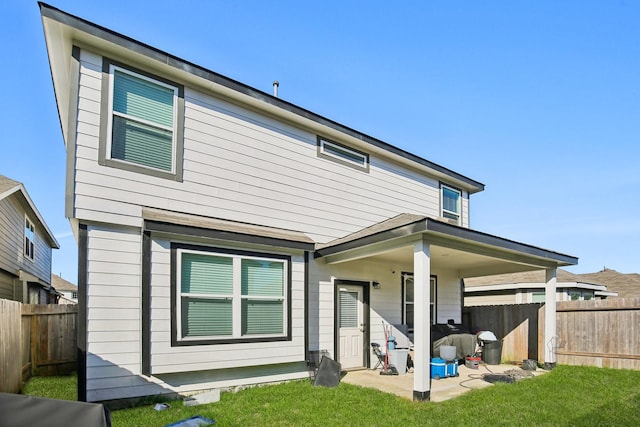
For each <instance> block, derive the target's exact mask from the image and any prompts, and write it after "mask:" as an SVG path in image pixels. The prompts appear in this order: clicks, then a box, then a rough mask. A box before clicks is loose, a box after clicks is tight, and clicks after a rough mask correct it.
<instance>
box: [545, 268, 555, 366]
mask: <svg viewBox="0 0 640 427" xmlns="http://www.w3.org/2000/svg"><path fill="white" fill-rule="evenodd" d="M556 274H557V271H556V269H555V268H548V269H547V270H546V278H545V288H544V341H543V342H544V367H545V369H553V368H554V367H555V365H556V349H555V347H556V345H557V340H558V337H557V336H556Z"/></svg>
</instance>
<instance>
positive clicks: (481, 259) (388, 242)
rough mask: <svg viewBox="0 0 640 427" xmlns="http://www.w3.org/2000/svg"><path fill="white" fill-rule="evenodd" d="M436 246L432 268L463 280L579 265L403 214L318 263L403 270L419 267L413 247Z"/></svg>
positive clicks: (319, 253) (339, 243)
mask: <svg viewBox="0 0 640 427" xmlns="http://www.w3.org/2000/svg"><path fill="white" fill-rule="evenodd" d="M420 241H425V242H427V243H429V245H430V258H431V266H432V268H438V269H447V270H454V271H456V272H457V274H458V275H459V277H477V276H486V275H491V274H501V273H513V272H520V271H529V270H539V269H544V268H557V267H559V266H565V265H573V264H576V263H577V262H578V259H577V258H575V257H571V256H569V255H564V254H560V253H557V252H553V251H549V250H546V249H542V248H538V247H535V246H532V245H527V244H525V243H520V242H515V241H512V240H508V239H504V238H501V237H498V236H493V235H489V234H486V233H482V232H479V231H475V230H472V229H468V228H464V227H459V226H454V225H451V224H447V223H444V222H441V221H438V220H435V219H432V218H425V217H420V216H415V215H414V216H411V215H409V214H402V215H399V216H397V217H394V218H391V219H389V220H387V221H383V222H381V223H379V224H376V225H373V226H371V227H368V228H366V229H363V230H361V231H359V232H356V233H353V234H351V235H349V236H346V237H344V238H342V239H337V240H334V241H333V242H329V243H328V244H325V245H323V246H322V247H319V248H318V249H317V250H316V253H315V257H316V258H323V259H324V260H325V261H326V262H327V263H329V264H332V263H342V262H351V261H356V260H361V259H368V260H370V261H375V262H385V263H392V264H397V265H407V264H412V263H413V253H414V252H413V251H414V249H413V246H414V244H415V243H417V242H420Z"/></svg>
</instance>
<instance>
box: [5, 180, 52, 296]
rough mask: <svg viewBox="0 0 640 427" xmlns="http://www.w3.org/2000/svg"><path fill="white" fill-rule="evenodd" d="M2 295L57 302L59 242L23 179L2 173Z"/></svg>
mask: <svg viewBox="0 0 640 427" xmlns="http://www.w3.org/2000/svg"><path fill="white" fill-rule="evenodd" d="M0 233H1V234H0V298H3V299H9V300H13V301H19V302H22V303H25V304H49V303H55V302H56V293H55V290H53V289H52V287H51V258H52V250H53V249H59V248H60V246H59V245H58V242H57V241H56V239H55V237H54V236H53V233H52V232H51V230H49V227H48V226H47V224H46V223H45V222H44V219H43V218H42V215H40V212H38V209H37V208H36V205H35V204H34V203H33V201H32V200H31V197H29V194H28V193H27V189H26V188H25V187H24V185H23V184H22V183H21V182H18V181H14V180H12V179H10V178H7V177H6V176H3V175H0Z"/></svg>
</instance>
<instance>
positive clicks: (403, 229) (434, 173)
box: [40, 4, 577, 401]
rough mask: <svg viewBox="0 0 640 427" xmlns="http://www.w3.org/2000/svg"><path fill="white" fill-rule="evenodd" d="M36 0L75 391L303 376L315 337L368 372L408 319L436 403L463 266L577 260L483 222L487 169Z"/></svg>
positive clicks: (120, 393)
mask: <svg viewBox="0 0 640 427" xmlns="http://www.w3.org/2000/svg"><path fill="white" fill-rule="evenodd" d="M40 10H41V15H42V20H43V26H44V33H45V38H46V43H47V50H48V55H49V61H50V65H51V73H52V78H53V85H54V89H55V95H56V101H57V106H58V112H59V116H60V120H61V124H62V132H63V138H64V143H65V145H66V149H67V156H68V157H67V158H68V162H67V190H66V191H67V198H66V200H67V205H66V215H67V216H68V218H69V220H70V222H71V225H72V228H73V230H74V232H75V234H76V236H77V240H78V242H79V248H78V252H79V277H78V288H79V298H78V302H79V316H80V322H79V323H80V325H81V326H80V332H79V337H78V338H79V339H78V343H79V344H78V345H79V347H80V348H81V350H82V352H83V353H84V354H83V356H82V357H81V360H80V366H79V373H78V380H79V396H80V399H86V400H89V401H98V400H100V401H104V400H110V399H118V398H129V397H136V396H144V395H149V394H158V393H188V392H194V391H197V390H204V389H212V388H227V387H235V386H243V385H250V384H258V383H267V382H274V381H283V380H291V379H297V378H304V377H307V375H308V367H307V364H306V360H307V357H308V354H309V352H310V351H314V350H315V351H317V350H326V351H327V352H328V353H329V354H330V355H331V357H332V358H334V359H336V360H337V361H338V362H340V364H341V365H342V368H343V369H357V368H366V367H369V366H371V360H370V359H371V357H370V356H371V353H370V350H369V348H370V346H369V344H370V342H372V341H374V340H375V341H382V340H383V339H384V330H383V324H406V325H407V326H408V327H409V328H410V330H411V331H412V333H413V340H414V359H415V371H414V397H415V399H416V400H425V399H429V395H430V379H429V360H430V357H431V345H430V325H431V324H432V323H433V322H446V321H447V320H448V319H454V320H455V321H456V322H460V321H461V312H462V300H463V291H462V281H461V279H463V278H465V277H473V276H478V275H487V274H492V273H504V272H512V271H522V270H531V269H540V268H543V269H546V272H547V273H546V286H547V288H548V289H552V288H553V287H554V284H555V271H556V268H557V267H558V266H564V265H571V264H575V263H577V259H576V258H574V257H572V256H568V255H563V254H560V253H556V252H553V251H549V250H545V249H541V248H538V247H534V246H531V245H527V244H525V243H519V242H514V241H511V240H507V239H504V238H501V237H497V236H493V235H489V234H486V233H482V232H479V231H476V230H473V229H471V228H469V199H470V196H471V195H472V194H474V193H477V192H479V191H482V190H483V189H484V186H483V184H481V183H480V182H478V181H476V180H474V179H471V178H468V177H466V176H464V175H462V174H460V173H458V172H455V171H453V170H451V169H448V168H446V167H443V166H441V165H438V164H435V163H433V162H431V161H429V160H427V159H424V158H422V157H420V156H417V155H415V154H412V153H409V152H407V151H404V150H402V149H400V148H398V147H396V146H393V145H391V144H389V143H387V142H385V141H381V140H379V139H377V138H374V137H372V136H369V135H367V134H365V133H362V132H360V131H357V130H354V129H351V128H349V127H347V126H345V125H342V124H340V123H338V122H336V121H334V120H331V119H329V118H326V117H323V116H320V115H318V114H316V113H314V112H311V111H308V110H305V109H304V108H301V107H299V106H297V105H295V104H292V103H290V102H288V101H285V100H283V99H280V98H278V97H276V96H272V95H270V94H268V93H265V92H262V91H260V90H257V89H255V88H252V87H249V86H247V85H245V84H243V83H240V82H238V81H235V80H233V79H230V78H228V77H225V76H222V75H220V74H218V73H216V72H214V71H211V70H209V69H206V68H204V67H201V66H198V65H196V64H193V63H190V62H188V61H186V60H184V59H181V58H179V57H176V56H174V55H171V54H168V53H166V52H163V51H161V50H159V49H156V48H154V47H151V46H149V45H147V44H144V43H142V42H140V41H137V40H133V39H131V38H129V37H127V36H124V35H122V34H118V33H116V32H114V31H112V30H109V29H107V28H104V27H101V26H99V25H96V24H94V23H91V22H88V21H86V20H83V19H81V18H78V17H76V16H73V15H70V14H68V13H66V12H63V11H60V10H58V9H55V8H53V7H51V6H48V5H45V4H41V5H40ZM553 295H555V293H553V292H551V293H549V301H551V302H553V301H552V299H553ZM549 305H550V309H554V308H555V304H549ZM547 317H548V318H549V325H547V328H546V332H545V333H546V337H547V338H550V337H551V336H553V335H554V334H555V324H553V321H554V319H555V316H547ZM554 357H555V356H554V355H553V354H549V355H548V356H547V358H548V360H546V361H547V362H550V363H552V362H555V360H554V359H553V358H554Z"/></svg>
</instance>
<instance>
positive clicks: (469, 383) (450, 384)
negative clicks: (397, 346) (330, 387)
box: [341, 364, 548, 402]
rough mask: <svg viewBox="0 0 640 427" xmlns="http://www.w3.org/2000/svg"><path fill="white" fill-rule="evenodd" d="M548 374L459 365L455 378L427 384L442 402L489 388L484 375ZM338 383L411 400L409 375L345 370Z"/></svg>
mask: <svg viewBox="0 0 640 427" xmlns="http://www.w3.org/2000/svg"><path fill="white" fill-rule="evenodd" d="M546 372H548V371H545V370H541V369H536V370H535V371H524V370H522V369H521V368H519V367H518V366H516V365H485V364H482V365H480V366H479V368H478V369H470V368H467V367H466V366H464V365H462V366H460V367H459V368H458V373H459V374H460V375H459V376H458V377H448V378H442V379H440V380H433V381H432V382H431V399H430V400H431V401H432V402H443V401H445V400H449V399H454V398H456V397H458V396H461V395H462V394H464V393H466V392H468V391H470V390H475V389H482V388H485V387H490V386H491V385H492V383H491V382H489V381H485V379H483V377H484V376H485V374H504V375H506V376H510V377H512V378H514V379H515V380H520V379H527V378H528V377H535V376H539V375H543V374H545V373H546ZM510 374H511V375H510ZM341 381H342V382H344V383H347V384H352V385H357V386H360V387H366V388H375V389H377V390H380V391H382V392H384V393H391V394H395V395H396V396H399V397H402V398H404V399H409V400H411V399H413V381H414V378H413V373H407V374H405V375H397V376H396V375H392V376H390V375H380V370H379V369H378V370H371V369H366V370H358V371H349V372H347V373H345V375H344V376H343V377H342V380H341Z"/></svg>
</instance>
